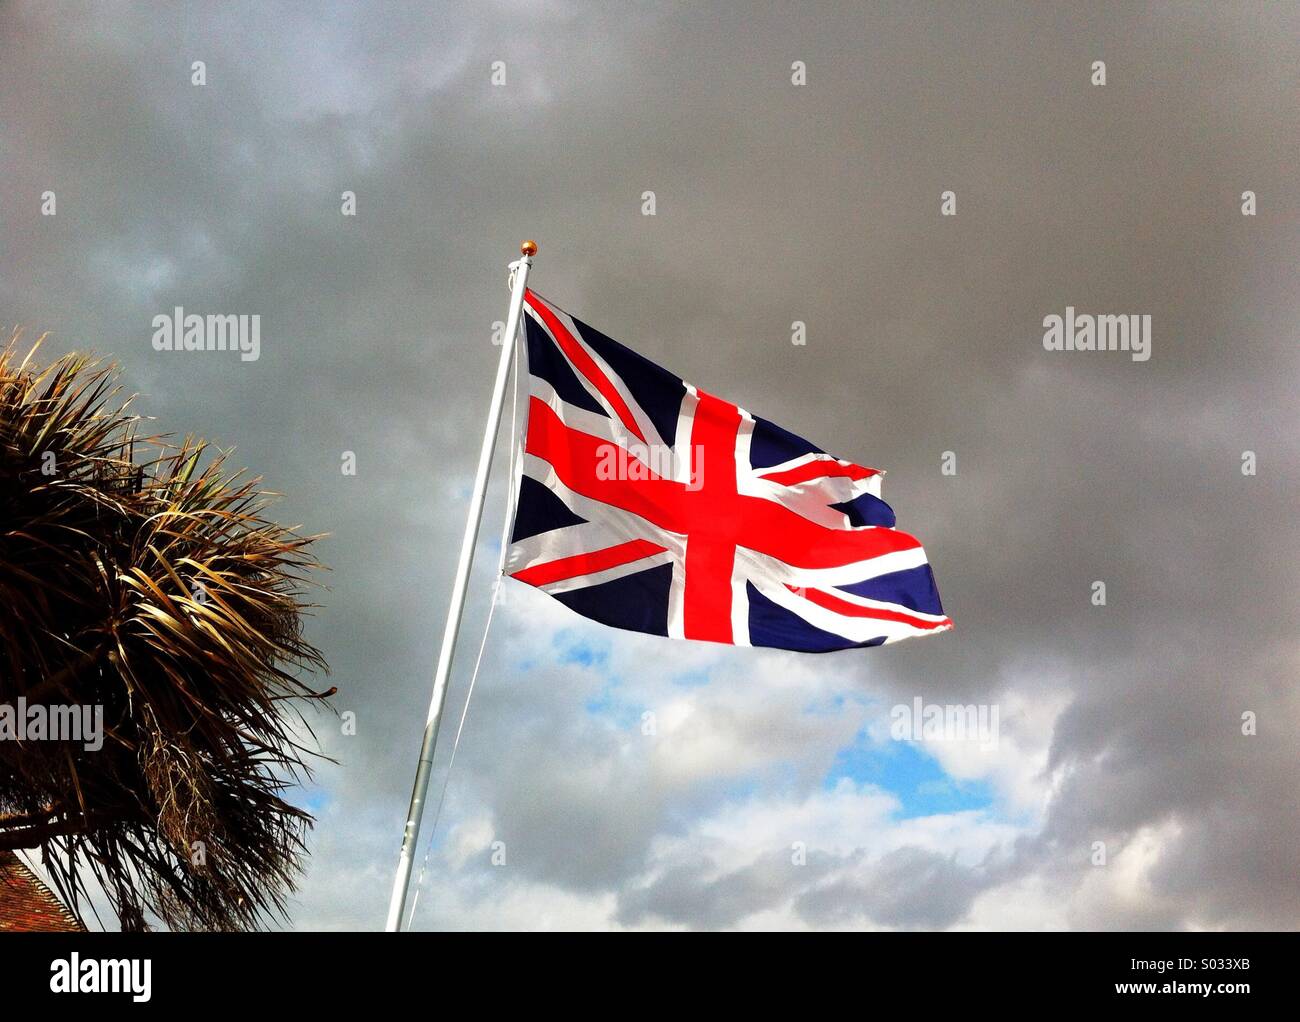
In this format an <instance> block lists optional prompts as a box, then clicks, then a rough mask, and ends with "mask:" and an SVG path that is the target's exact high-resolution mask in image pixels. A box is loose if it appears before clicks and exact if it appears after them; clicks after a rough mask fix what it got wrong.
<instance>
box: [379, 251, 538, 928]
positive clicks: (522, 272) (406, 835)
mask: <svg viewBox="0 0 1300 1022" xmlns="http://www.w3.org/2000/svg"><path fill="white" fill-rule="evenodd" d="M519 251H520V253H521V258H520V259H519V261H518V262H516V263H512V264H511V266H512V267H513V268H514V273H513V274H512V278H511V285H512V286H511V291H510V311H509V313H508V314H507V315H506V332H505V337H504V338H503V339H502V341H501V360H500V362H498V363H497V377H496V383H495V385H494V386H493V389H492V404H491V406H490V407H489V408H488V421H487V427H486V428H485V429H484V431H483V446H482V448H480V450H479V455H478V472H477V474H476V475H475V477H474V492H473V494H472V495H471V496H470V501H469V518H468V519H467V520H466V522H465V536H464V538H463V539H462V540H461V544H460V560H459V561H457V563H456V580H455V581H454V582H453V583H452V586H451V607H450V608H449V609H448V611H447V625H446V627H445V628H444V629H443V633H442V650H441V651H440V652H439V653H438V667H437V670H436V671H435V672H434V676H433V697H432V699H431V700H430V701H429V718H428V720H427V722H426V723H425V725H424V742H423V744H422V745H421V746H420V762H419V765H418V766H417V767H416V770H415V786H414V787H413V788H412V789H411V805H410V808H409V809H408V810H407V812H406V828H405V830H404V831H403V833H402V854H401V858H400V859H398V862H397V876H396V877H395V878H394V880H393V897H392V900H391V901H390V902H389V903H388V922H387V924H386V925H385V929H386V930H388V931H389V932H390V933H393V932H396V931H397V930H399V929H400V928H401V922H402V914H403V911H404V910H405V908H406V889H407V886H408V885H409V883H410V879H411V866H412V863H413V862H414V860H415V845H416V841H417V840H418V838H419V836H420V817H421V816H422V815H423V814H424V797H425V795H426V793H427V792H428V790H429V775H430V773H431V772H432V770H433V750H434V746H435V745H436V744H437V741H438V724H439V722H440V721H441V719H442V708H443V705H444V704H445V703H446V702H447V679H448V678H449V677H450V676H451V658H452V656H453V654H454V653H455V652H456V638H457V635H458V634H459V632H460V619H461V613H462V611H464V609H465V593H466V591H467V590H468V588H469V571H470V567H471V565H472V564H473V563H474V545H475V543H476V541H477V540H478V529H479V522H480V520H481V519H482V517H483V498H484V496H485V495H486V493H487V484H488V473H489V472H490V471H491V468H492V452H493V449H494V448H495V447H496V439H497V430H498V429H499V428H500V425H501V409H502V406H503V405H504V404H505V396H506V381H507V379H508V378H509V375H510V359H511V356H512V355H513V354H514V349H515V338H516V335H517V334H518V333H519V317H520V314H521V312H522V310H523V305H524V289H525V287H526V286H527V283H528V268H529V267H530V266H532V265H533V256H535V255H536V254H537V243H536V242H535V241H525V242H524V243H523V244H522V245H520V246H519Z"/></svg>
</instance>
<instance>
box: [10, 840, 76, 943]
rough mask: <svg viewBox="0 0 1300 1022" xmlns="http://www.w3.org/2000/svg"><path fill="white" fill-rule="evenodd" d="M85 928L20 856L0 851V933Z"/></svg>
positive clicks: (67, 930) (61, 930)
mask: <svg viewBox="0 0 1300 1022" xmlns="http://www.w3.org/2000/svg"><path fill="white" fill-rule="evenodd" d="M84 929H85V927H84V926H82V925H81V924H80V923H79V922H77V920H76V918H75V917H74V916H73V914H72V913H71V912H69V911H68V910H67V909H66V908H65V907H64V905H63V902H61V901H59V899H58V898H56V897H55V896H54V893H53V892H52V891H51V890H50V889H49V888H48V887H46V886H45V885H44V884H43V883H41V881H40V879H39V878H38V877H37V876H36V874H35V873H33V872H32V871H31V870H30V869H28V868H27V866H26V865H25V864H24V863H23V861H22V860H21V859H20V858H18V856H17V855H15V854H14V853H13V852H8V851H0V933H22V932H34V931H58V932H65V933H66V932H69V931H77V930H84Z"/></svg>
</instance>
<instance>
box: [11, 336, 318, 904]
mask: <svg viewBox="0 0 1300 1022" xmlns="http://www.w3.org/2000/svg"><path fill="white" fill-rule="evenodd" d="M18 342H19V336H18V334H17V333H15V334H14V336H13V338H12V339H11V340H10V342H9V343H8V345H7V346H6V347H4V348H0V608H2V609H0V709H3V708H4V707H5V706H6V705H7V706H9V707H11V708H13V707H20V706H21V705H23V704H20V703H19V700H20V699H21V700H25V705H26V706H27V707H28V708H29V710H30V707H32V706H34V705H51V706H65V707H67V706H70V707H96V708H102V714H103V716H102V722H103V725H102V735H103V745H102V748H99V749H98V750H97V751H96V750H94V749H93V744H94V743H93V742H90V741H81V742H74V741H53V740H47V741H32V740H27V741H18V740H15V739H14V738H13V737H12V736H10V737H7V738H6V737H5V735H4V734H3V732H0V739H3V740H0V849H18V848H36V849H40V853H41V856H42V860H43V862H44V863H45V866H46V868H47V871H48V872H49V873H50V876H51V879H52V880H53V882H54V884H55V886H56V887H57V888H58V890H59V893H60V895H61V896H62V897H63V898H64V900H65V901H67V902H68V904H69V906H70V907H71V908H72V910H73V911H74V912H76V913H77V914H78V916H79V917H80V915H81V909H80V907H79V906H80V903H81V902H82V901H84V900H86V899H87V898H88V896H89V894H90V890H91V889H90V887H89V886H88V885H87V881H88V880H89V879H90V878H91V877H93V878H94V880H95V881H96V882H97V883H98V885H99V886H100V888H101V889H102V890H103V892H104V894H105V896H106V897H107V899H108V901H109V903H110V904H111V906H112V909H113V911H114V912H115V913H116V915H117V917H118V920H119V922H120V925H121V926H122V928H123V929H129V930H139V929H147V928H148V926H149V919H150V917H151V916H152V917H154V918H156V919H158V920H161V921H162V922H163V923H165V924H167V925H168V926H171V927H173V928H185V929H248V928H255V927H259V926H261V925H264V924H265V921H266V920H267V919H268V918H269V917H275V916H279V917H284V915H285V907H286V898H287V896H288V895H289V894H290V893H291V892H292V891H293V890H294V885H295V882H296V879H297V877H298V876H299V875H300V872H301V869H302V864H303V857H304V856H305V854H306V846H305V844H304V838H305V835H306V830H307V829H308V828H309V827H310V825H311V822H312V818H311V816H310V815H309V814H308V813H307V812H305V811H304V810H302V809H301V808H298V807H297V806H294V805H292V804H290V803H289V802H288V801H286V800H285V797H284V796H285V793H286V790H287V789H289V788H291V787H292V786H293V785H294V784H295V783H298V782H300V781H301V780H303V779H304V778H307V777H310V767H309V763H308V760H309V759H310V758H311V757H312V756H314V755H317V753H316V752H315V751H314V745H315V742H314V735H312V732H311V728H310V726H309V725H308V724H307V721H306V720H305V718H304V717H303V714H302V709H303V708H304V707H305V705H306V704H305V703H304V702H303V700H312V699H323V698H326V697H328V696H330V695H332V694H333V692H334V690H333V689H330V690H329V691H328V692H323V693H316V692H313V691H312V689H311V688H309V687H308V686H307V685H306V684H305V683H304V682H303V681H301V680H299V678H298V677H297V674H299V673H301V672H303V671H311V670H314V669H320V670H325V669H326V665H325V662H324V660H323V659H322V657H321V654H320V652H319V651H318V650H316V649H315V648H314V647H313V646H311V645H310V644H309V643H308V642H306V641H305V640H304V639H303V637H302V628H301V626H302V616H303V614H304V612H305V610H306V609H307V608H308V607H309V605H308V604H305V603H304V602H302V601H303V597H304V594H305V592H306V589H307V586H308V585H310V584H311V583H310V581H309V579H308V575H309V574H310V572H311V571H312V569H314V568H316V567H318V564H317V562H316V559H315V557H314V556H313V555H312V554H311V552H310V549H309V548H310V545H311V543H312V540H313V539H314V538H315V537H308V536H301V535H298V534H297V533H296V532H295V531H294V530H293V529H291V528H285V527H282V526H280V525H276V524H275V523H273V522H271V521H269V520H267V519H266V517H265V512H266V507H267V503H268V498H269V497H270V496H271V495H270V494H268V493H266V492H264V491H262V490H261V489H260V488H259V482H260V480H258V479H248V478H246V477H245V476H244V474H243V473H242V472H238V473H234V474H233V475H231V474H228V473H227V472H226V470H225V468H224V464H223V463H224V459H225V455H224V454H223V453H220V452H215V451H213V450H211V449H210V448H209V446H208V445H207V444H206V443H205V442H203V441H201V440H195V439H193V438H189V437H187V438H186V439H185V440H183V441H182V442H180V443H179V444H175V443H172V442H171V441H170V440H168V439H167V438H164V437H156V436H155V437H142V436H140V435H139V433H138V424H139V422H140V419H139V417H138V416H135V415H133V414H131V413H130V412H129V406H130V404H131V399H125V400H124V399H123V398H122V396H121V390H120V388H119V387H118V386H117V380H118V377H119V376H120V370H119V369H118V367H117V366H116V365H115V364H112V363H108V364H105V363H102V362H99V361H97V360H95V359H93V358H91V357H88V356H83V355H77V354H70V355H65V356H63V357H62V358H59V359H57V360H56V361H54V362H52V363H51V364H50V365H48V366H47V367H45V368H43V369H42V368H38V367H36V366H35V365H33V364H32V355H33V353H35V351H36V347H33V348H32V351H31V352H29V353H28V354H27V356H26V357H25V358H23V359H22V360H21V361H19V359H18ZM39 345H40V341H37V347H39ZM11 720H12V717H11ZM309 746H310V747H309Z"/></svg>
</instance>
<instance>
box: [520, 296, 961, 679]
mask: <svg viewBox="0 0 1300 1022" xmlns="http://www.w3.org/2000/svg"><path fill="white" fill-rule="evenodd" d="M524 312H525V317H524V337H525V342H526V343H525V348H526V352H527V362H528V408H527V426H526V428H525V432H524V446H523V457H522V466H521V468H522V471H521V475H520V479H519V490H518V497H517V503H516V511H515V520H514V524H513V529H512V532H511V541H510V549H509V552H508V555H507V560H506V565H507V567H506V571H507V573H508V574H509V575H510V576H511V577H513V578H516V579H518V580H519V581H521V582H525V583H527V584H528V585H531V586H534V587H536V588H538V589H540V590H542V591H543V592H545V593H548V594H549V595H550V596H552V597H554V598H555V599H557V600H559V601H560V602H561V603H563V604H564V605H565V606H567V607H569V608H570V609H572V610H574V611H576V612H577V613H579V614H581V615H583V616H584V617H588V618H591V619H592V620H594V621H600V622H602V623H604V624H607V625H612V626H614V627H616V628H625V629H629V630H631V631H637V632H649V633H652V634H655V635H667V636H671V637H673V638H679V639H681V638H685V639H705V640H709V641H712V642H723V643H731V644H733V645H737V646H775V647H778V648H780V649H789V650H799V651H803V652H810V653H821V652H827V651H830V650H837V649H847V648H851V647H857V646H878V645H881V644H883V643H887V642H896V641H897V640H899V639H906V638H909V637H911V636H914V635H930V634H932V633H935V632H940V631H944V630H947V629H950V628H951V627H952V622H951V621H950V620H949V619H948V618H947V617H946V616H945V615H944V612H943V608H942V606H941V605H940V603H939V592H938V589H937V588H936V586H935V583H934V576H933V574H932V573H931V571H930V565H929V563H928V561H927V560H926V556H925V551H924V550H923V549H922V548H921V544H920V543H919V542H918V541H917V540H916V539H915V538H914V537H912V536H909V535H908V534H907V533H905V532H899V531H898V530H897V529H896V528H894V512H893V511H892V510H891V508H890V507H889V505H888V504H886V503H885V502H884V501H883V500H882V499H881V498H880V475H881V474H880V472H878V471H877V470H876V469H872V468H864V467H862V466H861V465H855V464H853V463H852V462H848V461H844V460H842V459H839V458H835V457H832V456H831V455H829V454H827V453H825V452H824V451H822V450H821V449H820V448H818V447H815V446H813V445H812V444H810V443H809V442H808V441H807V440H804V439H802V438H801V437H798V436H795V435H794V434H793V433H791V432H789V431H788V430H785V429H782V428H781V427H780V426H777V425H776V424H775V423H772V422H769V421H768V420H767V419H763V418H760V417H759V416H757V415H751V414H750V413H749V412H747V411H745V410H744V409H743V408H740V407H739V406H737V405H734V404H731V403H730V402H728V401H724V400H723V399H722V398H719V397H715V396H714V395H712V394H709V393H706V392H705V391H703V390H700V389H699V388H698V387H694V386H692V385H691V384H689V383H686V382H685V381H683V380H681V379H679V378H678V377H676V376H674V375H673V374H672V373H670V372H668V371H667V370H666V369H663V368H661V367H659V366H657V365H655V364H654V363H653V362H651V361H649V360H648V359H646V358H643V357H642V356H640V355H638V354H637V353H636V352H634V351H632V350H630V349H629V348H626V347H624V346H623V345H621V344H619V343H617V342H616V341H613V340H611V339H610V338H608V337H606V336H605V335H604V334H602V333H600V332H599V331H598V330H594V329H593V328H591V327H589V326H587V325H586V324H585V323H582V322H579V321H578V320H576V319H574V318H573V317H572V316H569V315H568V314H567V313H565V312H563V311H562V310H560V309H559V308H557V307H556V306H555V305H553V304H551V303H550V302H548V301H547V300H546V299H544V298H542V297H540V296H539V295H538V294H536V293H535V292H533V291H531V290H529V291H526V292H525V295H524Z"/></svg>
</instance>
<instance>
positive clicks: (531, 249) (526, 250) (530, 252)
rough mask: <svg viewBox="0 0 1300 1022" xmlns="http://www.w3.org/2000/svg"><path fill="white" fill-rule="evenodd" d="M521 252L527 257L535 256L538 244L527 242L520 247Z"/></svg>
mask: <svg viewBox="0 0 1300 1022" xmlns="http://www.w3.org/2000/svg"><path fill="white" fill-rule="evenodd" d="M519 251H520V252H522V253H523V254H524V255H526V256H535V255H537V242H535V241H525V242H524V243H523V244H521V245H520V246H519Z"/></svg>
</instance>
